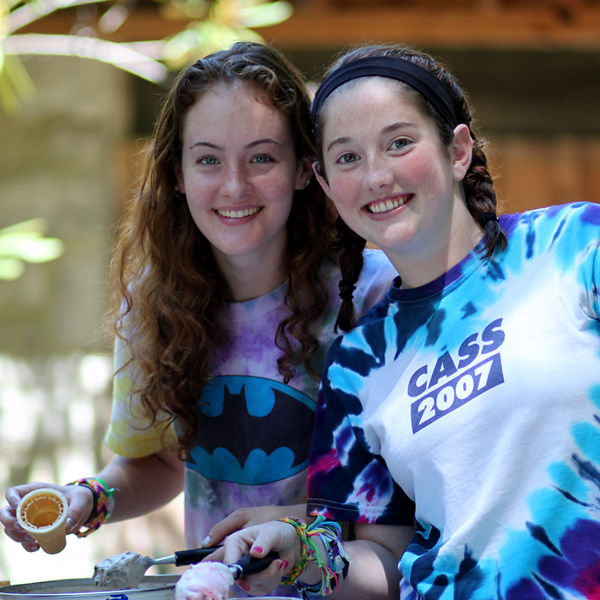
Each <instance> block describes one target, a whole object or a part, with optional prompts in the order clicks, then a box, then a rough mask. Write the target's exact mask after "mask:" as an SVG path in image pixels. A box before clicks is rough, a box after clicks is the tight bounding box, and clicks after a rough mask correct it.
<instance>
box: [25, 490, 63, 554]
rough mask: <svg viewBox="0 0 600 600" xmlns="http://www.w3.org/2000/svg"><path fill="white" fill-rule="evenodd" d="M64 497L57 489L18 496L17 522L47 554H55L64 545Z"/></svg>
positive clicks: (34, 491)
mask: <svg viewBox="0 0 600 600" xmlns="http://www.w3.org/2000/svg"><path fill="white" fill-rule="evenodd" d="M68 509H69V505H68V503H67V499H66V498H65V497H64V496H63V495H62V494H61V493H60V492H59V491H57V490H54V489H51V488H41V489H38V490H33V492H29V494H27V495H25V496H24V497H23V498H21V501H20V502H19V504H18V506H17V520H18V522H19V525H20V526H21V527H22V528H23V529H24V530H25V531H26V532H27V533H28V534H29V535H30V536H31V537H32V538H33V539H34V540H35V541H36V542H37V543H38V544H39V545H40V547H41V548H42V550H43V551H44V552H46V553H47V554H58V553H59V552H61V551H62V550H63V549H64V547H65V546H66V544H67V540H66V535H67V532H66V526H67V511H68Z"/></svg>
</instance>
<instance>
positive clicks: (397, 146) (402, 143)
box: [390, 138, 411, 150]
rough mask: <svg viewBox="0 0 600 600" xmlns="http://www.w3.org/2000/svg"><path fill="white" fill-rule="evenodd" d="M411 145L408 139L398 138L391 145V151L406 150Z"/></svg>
mask: <svg viewBox="0 0 600 600" xmlns="http://www.w3.org/2000/svg"><path fill="white" fill-rule="evenodd" d="M410 143H411V141H410V140H409V139H408V138H398V139H396V140H394V141H393V142H392V143H391V144H390V150H404V149H405V148H406V147H407V146H409V145H410Z"/></svg>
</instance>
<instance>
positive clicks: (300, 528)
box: [279, 517, 309, 585]
mask: <svg viewBox="0 0 600 600" xmlns="http://www.w3.org/2000/svg"><path fill="white" fill-rule="evenodd" d="M279 520H280V521H281V522H282V523H288V524H289V525H291V526H292V527H294V528H295V529H296V533H297V534H298V537H299V538H300V558H299V559H298V562H297V563H296V565H295V566H294V568H293V569H292V570H291V571H290V572H289V574H288V575H287V576H286V577H284V578H283V579H282V580H281V583H282V584H283V585H294V584H295V583H296V580H297V579H298V577H300V575H302V573H304V569H306V565H307V564H308V560H309V558H308V535H307V533H306V523H305V522H304V521H303V520H302V519H294V518H293V517H286V518H284V519H279Z"/></svg>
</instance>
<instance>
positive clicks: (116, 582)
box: [94, 551, 149, 590]
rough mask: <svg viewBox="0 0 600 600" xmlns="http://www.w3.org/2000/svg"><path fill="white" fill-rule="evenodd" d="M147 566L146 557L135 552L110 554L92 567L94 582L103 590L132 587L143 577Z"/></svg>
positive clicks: (128, 588)
mask: <svg viewBox="0 0 600 600" xmlns="http://www.w3.org/2000/svg"><path fill="white" fill-rule="evenodd" d="M148 566H149V560H148V557H147V556H141V555H140V554H137V553H136V552H129V551H127V552H124V553H123V554H118V555H117V556H110V557H108V558H105V559H104V560H103V561H102V562H99V563H98V564H97V565H96V566H95V567H94V583H95V584H96V585H97V586H98V587H100V588H102V589H104V590H130V589H134V588H137V586H138V585H139V584H140V581H142V579H143V578H144V573H145V572H146V569H147V568H148Z"/></svg>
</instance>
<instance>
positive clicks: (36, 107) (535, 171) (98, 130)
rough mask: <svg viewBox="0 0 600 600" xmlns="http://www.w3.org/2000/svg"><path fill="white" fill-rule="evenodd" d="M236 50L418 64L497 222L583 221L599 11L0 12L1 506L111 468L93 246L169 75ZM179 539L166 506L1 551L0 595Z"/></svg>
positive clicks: (45, 8)
mask: <svg viewBox="0 0 600 600" xmlns="http://www.w3.org/2000/svg"><path fill="white" fill-rule="evenodd" d="M235 39H264V40H267V41H269V42H272V43H274V44H275V45H276V46H277V47H279V48H280V49H282V50H283V51H284V52H285V53H286V54H288V56H290V57H291V58H292V59H293V60H294V61H295V62H296V63H297V65H298V66H299V67H300V68H301V69H302V71H303V72H304V74H305V75H306V77H307V78H308V79H309V80H311V81H314V82H318V79H319V76H320V74H321V73H322V72H323V70H324V67H325V66H326V65H327V64H328V63H329V62H330V61H331V59H332V58H333V56H334V55H335V54H336V53H337V52H338V51H340V50H341V49H342V48H344V47H345V46H347V45H349V44H352V43H356V42H362V41H385V42H404V43H409V44H412V45H415V46H417V47H419V48H421V49H425V50H428V51H429V52H431V53H432V54H434V55H435V56H436V57H438V58H441V59H442V60H444V61H445V62H446V63H447V64H449V65H450V66H451V67H452V70H453V72H454V73H455V74H456V76H457V77H458V79H459V81H460V82H461V83H462V84H463V86H464V87H465V88H466V89H467V90H468V91H469V93H470V97H471V100H472V102H473V103H474V105H475V107H476V109H477V112H476V116H477V118H478V121H479V125H480V129H481V132H482V134H483V135H484V137H486V138H487V139H488V141H489V143H490V147H491V150H492V152H491V159H492V166H493V169H494V173H495V175H496V177H497V185H498V190H499V193H500V199H501V203H502V207H501V208H502V210H503V211H504V212H514V211H520V210H526V209H528V208H533V207H540V206H544V205H548V204H558V203H566V202H573V201H578V200H587V201H592V202H600V169H599V168H598V167H599V165H600V110H599V101H598V98H599V97H600V0H286V1H280V0H277V1H270V0H161V1H156V2H155V1H154V0H101V1H98V2H88V1H87V0H32V1H29V0H25V1H20V2H15V0H0V493H1V494H2V496H3V494H4V492H5V490H6V489H7V488H8V487H10V486H12V485H16V484H19V483H24V482H28V481H33V480H42V481H55V482H60V483H64V482H67V481H71V480H73V479H75V478H77V477H81V476H86V475H92V474H94V473H96V472H97V471H98V470H99V469H100V468H101V467H102V466H103V465H104V464H105V462H107V461H108V460H109V459H110V455H109V453H108V451H107V450H106V449H105V448H104V446H103V435H104V430H105V428H106V424H107V420H108V416H109V413H110V401H111V374H112V362H111V355H110V347H109V345H108V344H107V342H106V340H105V339H104V338H103V336H102V333H101V324H102V319H103V316H104V314H105V311H106V308H107V285H106V282H107V269H108V263H109V260H110V245H111V236H112V228H113V226H114V224H115V223H116V222H117V220H118V218H119V215H120V211H121V206H122V204H123V202H124V201H125V200H126V199H127V198H128V196H129V194H130V193H131V189H132V184H133V182H134V181H135V178H136V176H137V175H138V165H139V161H140V153H141V151H142V149H143V147H144V143H145V140H146V139H147V137H148V136H149V135H150V133H151V131H152V127H153V124H154V122H155V119H156V115H157V110H158V106H159V103H160V100H161V97H162V95H163V94H164V93H165V90H166V89H167V88H168V85H169V81H170V80H171V78H172V76H173V73H175V72H176V71H177V70H178V69H180V68H181V67H182V66H183V65H185V64H187V63H188V62H190V61H192V60H194V59H195V58H199V57H201V56H203V55H205V54H206V53H207V52H210V51H213V50H216V49H219V48H222V47H225V46H228V45H229V44H230V43H231V42H232V41H233V40H235ZM2 504H4V502H3V501H2ZM182 528H183V511H182V501H181V498H179V499H177V500H175V501H174V502H173V503H171V505H169V506H168V507H166V508H165V509H163V510H161V511H158V512H157V513H154V514H153V515H150V516H148V517H145V518H142V519H137V520H135V521H130V522H127V523H125V524H114V525H109V526H105V527H103V528H102V529H101V530H99V531H98V532H96V533H95V534H94V535H93V536H91V537H89V538H87V539H84V540H79V539H77V538H75V537H74V536H69V538H68V544H67V548H66V550H65V551H64V552H63V553H61V554H59V555H56V556H50V555H46V554H43V553H42V552H37V553H35V554H28V553H26V552H25V551H24V550H22V548H21V546H20V545H16V544H15V543H14V542H12V541H10V540H9V539H8V538H7V537H6V536H5V535H4V534H3V533H0V580H10V581H11V582H12V583H15V584H16V583H25V582H30V581H44V580H54V579H65V578H75V577H76V578H80V577H90V576H91V574H92V572H93V567H94V564H95V563H96V562H98V561H100V560H102V559H104V558H106V557H107V556H111V555H114V554H119V553H121V552H123V551H125V550H133V551H136V552H140V553H141V554H149V555H151V556H155V557H158V556H164V555H167V554H172V553H173V552H174V551H175V550H179V549H183V548H184V542H183V534H182ZM152 572H157V571H156V570H155V569H154V570H153V571H152Z"/></svg>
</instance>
